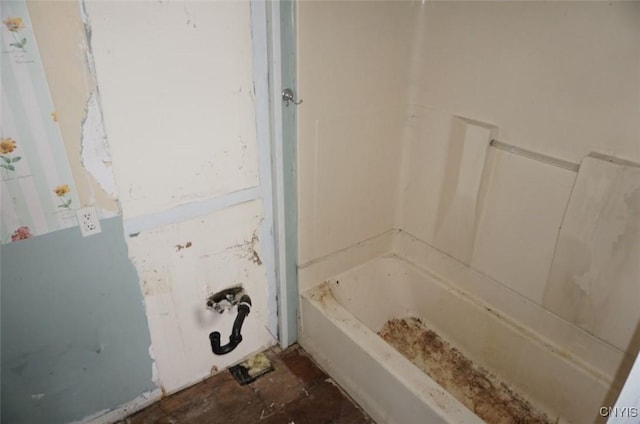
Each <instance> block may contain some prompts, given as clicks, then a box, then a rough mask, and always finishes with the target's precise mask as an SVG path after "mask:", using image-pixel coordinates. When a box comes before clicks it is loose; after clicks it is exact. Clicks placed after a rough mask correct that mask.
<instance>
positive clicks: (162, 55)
mask: <svg viewBox="0 0 640 424" xmlns="http://www.w3.org/2000/svg"><path fill="white" fill-rule="evenodd" d="M85 7H86V14H87V19H88V25H89V26H90V28H91V51H92V53H93V57H94V60H95V70H96V75H97V79H98V83H99V87H100V100H101V102H102V106H103V114H104V119H105V125H106V132H107V134H108V136H109V146H110V151H111V156H112V158H113V168H114V172H115V175H116V182H117V185H118V192H119V194H120V201H121V203H122V210H123V214H124V217H125V219H128V218H131V217H136V216H142V215H146V214H150V213H155V212H158V211H162V210H167V209H170V208H172V207H175V206H178V205H184V204H188V203H191V202H195V201H199V200H203V199H208V198H212V197H216V196H219V195H223V194H226V193H230V192H234V191H238V190H242V189H246V188H249V187H253V186H256V185H258V184H259V179H258V159H257V158H258V149H257V143H256V129H255V112H254V103H253V96H254V88H253V75H252V56H251V28H250V10H249V2H201V1H188V2H182V3H176V2H154V3H151V2H93V1H89V2H87V3H86V5H85Z"/></svg>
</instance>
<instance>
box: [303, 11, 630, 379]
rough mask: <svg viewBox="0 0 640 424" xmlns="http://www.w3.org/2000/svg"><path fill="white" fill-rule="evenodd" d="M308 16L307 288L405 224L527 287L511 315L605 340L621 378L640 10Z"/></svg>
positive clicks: (479, 268)
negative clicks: (558, 323)
mask: <svg viewBox="0 0 640 424" xmlns="http://www.w3.org/2000/svg"><path fill="white" fill-rule="evenodd" d="M298 18H299V21H298V31H299V34H298V37H299V39H298V43H299V45H298V46H299V57H298V61H299V63H298V71H299V92H300V96H301V97H303V98H304V100H305V102H304V103H303V104H302V105H300V106H299V107H298V112H299V121H298V125H299V129H298V131H299V139H298V152H299V157H298V165H299V180H298V187H299V188H300V193H299V209H300V218H299V226H300V233H299V239H300V240H299V244H300V251H299V254H300V264H301V269H300V272H301V274H300V275H301V276H302V277H301V284H302V285H303V287H309V285H310V284H312V283H314V282H318V281H321V280H322V279H323V278H326V277H327V276H328V275H331V273H330V269H334V270H335V269H342V268H344V266H346V265H347V263H351V266H352V265H353V264H354V263H358V261H359V260H366V258H367V257H371V256H372V255H373V254H374V253H372V252H373V251H374V250H376V251H383V250H384V249H381V248H380V246H378V244H380V243H382V242H380V240H382V238H377V239H376V241H375V243H373V242H370V243H367V246H368V247H367V248H366V249H369V253H368V254H363V253H361V252H362V251H363V250H366V249H365V247H362V248H360V247H357V248H355V249H351V250H349V251H348V252H350V253H346V252H345V253H344V255H334V256H332V259H331V260H330V261H327V262H326V263H327V264H329V263H331V265H326V266H324V265H323V266H320V265H319V264H318V266H315V264H316V263H315V262H313V261H314V260H315V259H318V258H322V257H324V256H325V255H328V254H331V253H336V252H339V251H340V250H341V249H344V248H346V247H348V246H357V244H358V243H361V242H363V241H365V240H368V239H371V238H372V237H374V236H376V235H378V234H380V233H383V232H384V231H386V230H390V229H392V228H395V229H401V230H403V231H404V233H405V234H407V233H408V234H410V235H412V236H415V237H416V238H417V239H419V240H421V241H422V242H424V244H425V245H426V246H430V248H431V249H433V248H435V249H433V251H435V252H439V253H438V254H440V255H442V256H443V257H449V258H454V259H455V261H456V264H457V265H456V266H459V267H462V268H464V269H466V270H468V271H469V272H470V273H472V274H473V273H476V274H478V273H480V274H483V277H482V278H484V277H489V281H491V282H492V283H491V284H493V285H494V286H495V290H494V289H493V288H492V289H491V291H492V292H493V293H498V292H499V293H508V294H509V295H505V296H501V297H500V298H501V299H503V298H504V299H514V296H512V294H513V293H517V295H516V297H515V298H517V299H518V300H517V302H512V304H510V305H501V307H503V309H505V310H508V309H511V308H512V307H513V305H514V304H516V303H526V304H527V305H530V307H529V306H528V307H527V310H528V311H534V312H531V313H530V314H529V313H528V314H529V315H530V317H529V318H531V317H533V316H536V317H540V316H547V315H549V313H552V314H554V315H557V316H560V317H562V318H563V319H565V320H566V321H567V322H569V323H571V325H570V326H569V327H571V329H572V330H571V334H582V332H583V331H586V332H587V333H588V334H591V336H592V338H591V339H590V343H593V344H598V346H599V347H598V349H601V350H602V351H608V352H611V354H610V356H609V358H610V359H611V360H610V361H609V362H611V361H613V362H615V363H616V364H620V368H619V370H618V375H616V376H615V377H616V379H617V382H618V383H620V382H621V381H623V380H624V377H625V376H626V372H628V370H629V367H630V364H631V363H632V362H633V358H635V356H636V354H637V352H638V350H640V311H639V310H638V309H637V307H635V306H634V305H633V303H634V302H635V303H636V304H637V299H640V288H639V287H638V285H637V283H636V282H637V280H638V278H639V277H640V268H639V265H638V264H637V261H635V260H634V259H633V258H634V257H637V254H636V253H635V252H638V249H639V248H640V232H639V229H638V224H637V223H638V216H639V215H638V201H640V179H639V177H638V170H639V169H640V168H639V167H638V164H639V163H640V121H638V119H637V116H638V113H639V112H640V90H639V87H640V50H638V46H640V27H638V25H637V22H638V21H639V19H640V3H638V2H604V1H603V2H475V1H473V2H419V1H416V2H395V1H386V2H357V3H352V2H301V3H300V4H299V10H298ZM494 139H495V140H498V141H499V142H498V143H493V144H492V143H491V141H492V140H494ZM510 146H515V149H514V148H512V147H510ZM389 237H393V236H392V235H391V236H389ZM376 243H377V244H376ZM374 245H375V247H371V246H374ZM358 252H360V253H358ZM349 255H351V256H349ZM338 257H339V258H340V259H335V258H338ZM338 263H339V265H336V264H338ZM310 264H313V265H314V266H307V265H310ZM332 267H333V268H332ZM340 267H342V268H340ZM311 268H313V271H309V269H311ZM320 268H322V269H321V270H319V269H320ZM313 278H315V280H314V281H310V279H313ZM472 291H473V292H477V293H480V292H481V291H482V290H478V291H474V290H472ZM485 300H486V301H488V302H499V301H501V300H498V299H497V298H492V299H485ZM498 309H500V308H498ZM529 318H527V320H528V319H529ZM534 321H535V320H534ZM536 330H537V331H540V332H541V334H542V337H545V338H547V337H548V338H551V339H554V340H555V339H556V338H554V337H551V335H550V334H547V332H546V330H545V329H543V328H539V329H536ZM557 339H558V340H560V344H561V345H562V344H563V343H565V344H564V345H562V346H559V348H560V349H563V350H564V349H566V351H580V350H581V349H582V347H580V346H579V344H580V343H579V342H578V339H580V337H573V336H569V337H561V338H557ZM600 344H602V346H600ZM587 356H588V355H587ZM623 357H624V359H622V360H621V359H620V358H623ZM614 358H615V359H614ZM586 362H588V360H586ZM607 373H608V374H611V372H610V369H609V371H607ZM607 378H608V379H610V380H612V379H613V378H614V376H613V375H607Z"/></svg>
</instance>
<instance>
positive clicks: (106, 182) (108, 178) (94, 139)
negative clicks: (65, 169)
mask: <svg viewBox="0 0 640 424" xmlns="http://www.w3.org/2000/svg"><path fill="white" fill-rule="evenodd" d="M81 145H82V151H81V154H80V160H81V161H82V165H83V166H84V167H85V168H86V170H87V171H88V172H89V173H90V174H91V175H92V176H93V177H94V178H95V179H96V181H97V182H98V184H99V185H100V187H101V188H102V189H103V190H104V191H105V192H106V193H107V194H109V196H111V197H112V198H113V199H116V198H117V197H118V192H117V190H116V183H115V179H114V177H113V170H112V168H111V155H110V154H109V147H108V145H107V135H106V133H105V131H104V126H103V124H102V113H101V111H100V105H99V103H98V94H97V91H94V92H93V93H91V96H90V97H89V100H88V101H87V107H86V115H85V118H84V120H83V121H82V139H81Z"/></svg>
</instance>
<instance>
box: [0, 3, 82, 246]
mask: <svg viewBox="0 0 640 424" xmlns="http://www.w3.org/2000/svg"><path fill="white" fill-rule="evenodd" d="M0 17H1V19H2V25H1V27H0V33H1V38H0V40H1V41H0V54H1V57H0V66H1V68H0V71H1V76H2V77H1V82H0V92H1V94H0V101H1V103H0V109H1V110H2V114H1V116H0V210H1V215H0V217H1V223H0V240H1V242H2V243H3V244H4V243H11V242H18V241H20V240H25V239H28V238H30V237H33V236H38V235H41V234H45V233H48V232H51V231H56V230H59V229H63V228H67V227H71V226H74V225H77V220H76V216H75V212H74V210H73V209H74V207H77V206H78V203H79V202H78V197H77V194H76V190H75V188H74V182H73V177H72V175H71V170H70V167H69V162H68V159H67V156H66V152H65V146H64V142H63V140H62V135H61V133H60V129H59V127H58V123H57V113H56V111H55V110H54V107H53V101H52V100H51V95H50V92H49V87H48V84H47V79H46V76H45V72H44V69H43V66H42V62H41V60H40V54H39V51H38V47H37V44H36V40H35V37H34V34H33V31H32V28H31V21H30V19H29V13H28V10H27V7H26V3H25V1H24V0H22V1H9V2H3V3H2V8H1V10H0Z"/></svg>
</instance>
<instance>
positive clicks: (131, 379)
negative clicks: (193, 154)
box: [0, 217, 156, 424]
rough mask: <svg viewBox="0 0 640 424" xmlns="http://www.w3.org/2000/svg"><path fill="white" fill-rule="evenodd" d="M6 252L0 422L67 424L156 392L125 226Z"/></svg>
mask: <svg viewBox="0 0 640 424" xmlns="http://www.w3.org/2000/svg"><path fill="white" fill-rule="evenodd" d="M101 224H102V233H101V234H98V235H95V236H92V237H88V238H84V239H83V238H81V237H80V234H79V231H78V229H77V228H75V227H72V228H68V229H65V230H61V231H56V232H53V233H49V234H45V235H42V236H39V237H36V238H33V239H29V240H23V241H21V242H19V243H10V244H6V245H3V246H2V251H1V252H0V254H1V256H2V276H1V281H2V283H1V284H2V300H1V302H2V305H1V309H0V311H1V312H0V313H1V317H0V322H1V327H2V328H1V332H0V334H1V346H2V352H1V358H2V364H1V371H2V422H8V423H9V422H10V423H16V424H21V423H24V424H31V423H45V422H46V423H52V424H54V423H59V424H62V423H67V422H70V421H76V420H78V421H79V420H81V419H83V418H84V417H86V416H89V415H94V414H96V413H100V412H106V411H108V410H110V409H113V408H116V407H118V406H119V405H121V404H124V403H127V402H129V401H131V400H132V399H134V398H136V397H138V396H141V395H143V394H144V395H145V396H147V397H148V396H151V393H152V392H153V390H155V389H156V386H155V384H153V382H152V359H151V357H150V356H149V345H150V343H151V340H150V337H149V330H148V328H147V319H146V317H145V314H144V307H143V304H142V293H141V292H140V287H139V286H138V275H137V273H136V270H135V268H134V266H133V265H132V263H131V261H130V260H129V258H128V257H127V251H126V247H125V242H124V238H123V235H124V231H123V228H122V219H121V218H119V217H114V218H110V219H105V220H102V222H101Z"/></svg>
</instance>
